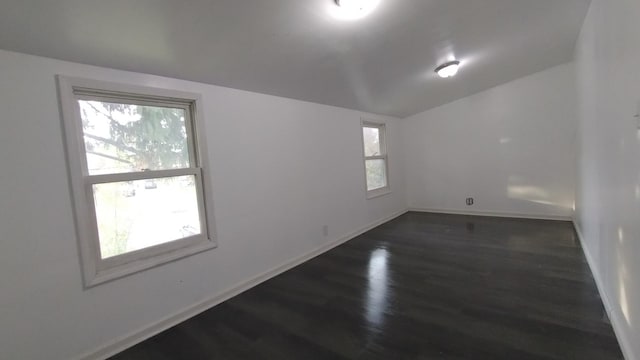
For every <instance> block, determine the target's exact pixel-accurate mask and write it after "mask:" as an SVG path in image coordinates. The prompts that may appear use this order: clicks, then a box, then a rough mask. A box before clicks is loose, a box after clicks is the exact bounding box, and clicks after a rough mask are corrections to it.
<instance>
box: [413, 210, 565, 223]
mask: <svg viewBox="0 0 640 360" xmlns="http://www.w3.org/2000/svg"><path fill="white" fill-rule="evenodd" d="M409 211H416V212H429V213H437V214H451V215H471V216H490V217H505V218H517V219H536V220H556V221H572V220H573V218H572V217H571V216H562V215H543V214H524V213H502V212H493V211H474V210H451V209H431V208H420V207H410V208H409Z"/></svg>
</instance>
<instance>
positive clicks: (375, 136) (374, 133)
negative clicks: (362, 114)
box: [362, 127, 382, 156]
mask: <svg viewBox="0 0 640 360" xmlns="http://www.w3.org/2000/svg"><path fill="white" fill-rule="evenodd" d="M362 134H363V138H364V156H377V155H382V152H381V151H382V150H381V149H380V129H378V128H374V127H363V128H362Z"/></svg>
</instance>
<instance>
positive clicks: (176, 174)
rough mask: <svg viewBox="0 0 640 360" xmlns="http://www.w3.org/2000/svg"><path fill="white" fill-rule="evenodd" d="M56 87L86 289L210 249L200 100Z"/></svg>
mask: <svg viewBox="0 0 640 360" xmlns="http://www.w3.org/2000/svg"><path fill="white" fill-rule="evenodd" d="M58 85H59V93H60V98H61V104H62V116H63V123H64V128H65V140H66V145H67V158H68V162H69V170H70V178H71V188H72V195H73V202H74V212H75V220H76V230H77V231H76V232H77V236H78V241H79V245H80V254H81V257H82V266H83V275H84V282H85V286H93V285H96V284H99V283H101V282H105V281H109V280H112V279H115V278H118V277H121V276H124V275H128V274H131V273H134V272H137V271H140V270H144V269H147V268H150V267H153V266H157V265H160V264H162V263H165V262H168V261H173V260H176V259H178V258H181V257H185V256H188V255H192V254H195V253H198V252H201V251H204V250H207V249H211V248H213V247H215V240H214V229H213V216H212V204H211V194H210V191H211V189H210V188H209V186H208V185H209V183H210V182H209V181H208V179H207V172H206V171H204V170H205V169H204V166H206V165H207V161H206V154H207V150H206V146H205V141H204V129H203V124H202V120H201V119H200V114H199V112H200V110H201V108H200V97H199V95H198V94H192V93H185V92H177V91H171V90H165V89H155V88H147V87H134V86H129V85H121V84H113V83H106V82H100V81H94V80H87V79H78V78H68V77H62V76H60V77H58Z"/></svg>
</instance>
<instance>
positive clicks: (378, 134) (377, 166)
mask: <svg viewBox="0 0 640 360" xmlns="http://www.w3.org/2000/svg"><path fill="white" fill-rule="evenodd" d="M385 137H386V132H385V125H384V124H378V123H372V122H367V121H363V122H362V140H363V143H364V165H365V173H366V181H367V197H368V198H372V197H376V196H380V195H384V194H387V193H389V192H390V188H389V177H388V175H387V174H388V169H389V166H388V159H387V144H386V139H385Z"/></svg>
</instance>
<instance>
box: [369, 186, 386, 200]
mask: <svg viewBox="0 0 640 360" xmlns="http://www.w3.org/2000/svg"><path fill="white" fill-rule="evenodd" d="M388 194H391V188H389V187H388V186H387V187H383V188H380V189H375V190H370V191H367V200H369V199H375V198H378V197H381V196H385V195H388Z"/></svg>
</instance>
